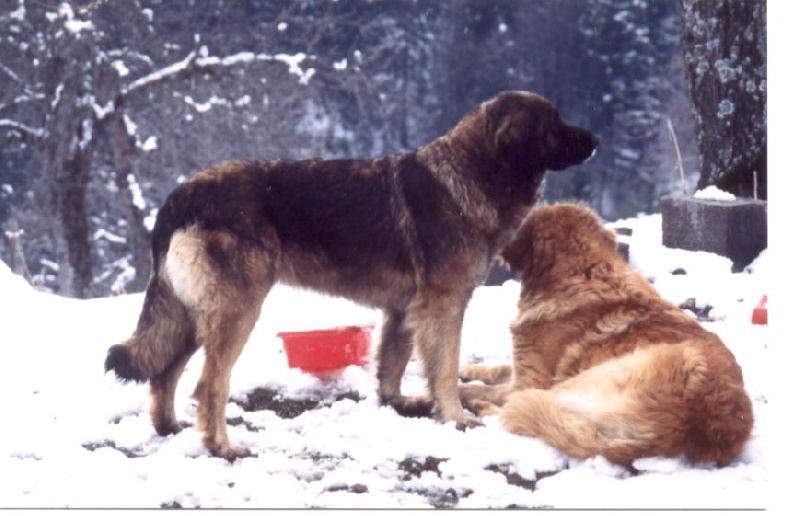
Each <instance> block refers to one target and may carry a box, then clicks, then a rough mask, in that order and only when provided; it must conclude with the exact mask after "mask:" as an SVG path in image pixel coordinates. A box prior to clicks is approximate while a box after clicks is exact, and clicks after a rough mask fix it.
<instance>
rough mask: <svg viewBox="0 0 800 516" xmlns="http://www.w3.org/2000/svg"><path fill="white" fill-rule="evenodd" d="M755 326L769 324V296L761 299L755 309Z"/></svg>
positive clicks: (753, 318)
mask: <svg viewBox="0 0 800 516" xmlns="http://www.w3.org/2000/svg"><path fill="white" fill-rule="evenodd" d="M751 322H752V323H753V324H767V296H766V295H764V296H762V297H761V300H760V301H759V302H758V305H756V307H755V308H754V309H753V317H752V321H751Z"/></svg>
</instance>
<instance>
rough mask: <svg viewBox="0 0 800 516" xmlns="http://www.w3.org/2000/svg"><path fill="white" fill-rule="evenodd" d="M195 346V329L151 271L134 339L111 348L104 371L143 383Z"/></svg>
mask: <svg viewBox="0 0 800 516" xmlns="http://www.w3.org/2000/svg"><path fill="white" fill-rule="evenodd" d="M193 343H194V325H193V323H192V320H191V318H190V316H189V312H188V310H187V308H186V306H185V305H184V304H183V303H182V302H181V300H180V299H179V298H178V297H177V295H176V294H175V292H174V290H173V288H172V286H171V285H170V284H169V283H168V281H167V280H166V279H165V278H163V277H162V276H161V273H160V271H159V269H158V268H154V272H153V275H152V276H151V278H150V283H149V284H148V286H147V291H146V292H145V299H144V305H143V306H142V312H141V314H140V315H139V322H138V324H137V326H136V331H134V333H133V335H132V336H131V337H130V338H129V339H128V340H126V341H125V342H123V343H122V344H116V345H114V346H111V347H110V348H109V350H108V355H107V356H106V361H105V369H106V371H114V373H115V374H116V376H117V378H119V379H120V380H123V381H135V382H144V381H147V380H149V379H151V378H153V377H156V376H158V375H160V374H161V373H162V372H164V371H165V370H166V369H167V368H168V367H169V366H170V364H172V363H173V361H174V360H175V359H176V358H178V357H179V356H181V355H182V354H183V353H184V352H185V351H186V349H187V348H188V347H190V346H192V345H193Z"/></svg>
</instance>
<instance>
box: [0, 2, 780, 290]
mask: <svg viewBox="0 0 800 516" xmlns="http://www.w3.org/2000/svg"><path fill="white" fill-rule="evenodd" d="M765 20H766V2H765V0H745V1H738V0H727V1H726V0H682V1H681V0H494V1H486V0H447V1H443V0H373V1H369V0H339V1H335V0H105V1H104V0H94V1H90V0H83V1H75V2H58V1H55V0H52V1H51V0H36V1H33V0H26V1H23V0H0V228H2V230H3V233H2V234H3V237H0V258H2V260H3V261H6V262H7V263H9V264H10V265H11V267H12V269H13V270H14V271H15V272H18V273H20V274H23V275H25V277H26V278H27V279H28V280H29V281H31V282H32V283H34V284H35V285H37V286H38V287H40V288H42V289H46V290H50V291H53V292H57V293H59V294H62V295H67V296H74V297H94V296H104V295H109V294H114V293H122V292H137V291H141V290H142V289H143V288H144V286H145V285H146V282H147V277H148V274H149V268H150V256H149V240H148V239H149V230H150V228H151V227H152V223H153V220H154V215H155V213H156V211H157V209H158V207H159V206H160V205H161V203H162V202H163V200H164V199H165V197H166V196H167V194H168V193H169V192H170V191H171V190H172V189H173V188H174V187H175V185H176V184H177V183H178V182H180V181H182V180H183V179H184V178H186V177H188V176H190V175H191V174H193V173H194V172H196V171H198V170H199V169H201V168H203V167H206V166H208V165H210V164H212V163H215V162H218V161H222V160H226V159H240V158H255V159H262V158H263V159H266V158H275V157H285V158H308V157H315V156H321V157H325V158H332V157H370V156H379V155H385V154H389V153H395V152H401V151H407V150H410V149H413V148H415V147H417V146H420V145H423V144H425V143H427V142H429V141H431V140H432V139H434V138H436V137H437V136H439V135H441V134H444V133H445V132H446V131H447V130H449V129H450V128H451V127H452V126H453V124H454V123H455V122H456V121H457V120H458V119H460V118H461V117H462V116H463V115H464V114H466V113H467V112H469V111H471V110H472V109H474V108H475V107H476V106H477V105H478V104H479V103H480V102H482V101H484V100H487V99H488V98H490V97H492V96H494V95H496V94H497V93H498V92H499V91H502V90H506V89H524V90H531V91H535V92H537V93H540V94H541V95H543V96H545V97H547V98H548V99H550V100H552V101H553V102H554V103H555V104H556V105H557V106H558V107H559V109H560V111H561V113H562V115H563V117H564V119H565V120H567V121H568V122H570V123H574V124H577V125H581V126H584V127H587V128H589V129H590V130H592V131H593V132H594V133H595V134H596V135H598V137H599V138H600V140H601V148H600V151H599V152H598V155H597V156H596V157H595V159H593V160H591V161H590V162H588V163H587V164H585V165H583V166H581V167H578V168H575V169H574V170H570V171H566V172H564V173H560V174H558V175H555V174H551V175H550V176H549V179H548V183H547V190H546V197H547V198H548V199H560V198H577V199H583V200H585V201H587V202H589V203H590V204H591V205H592V206H593V207H594V208H595V209H597V210H598V211H599V212H600V213H601V214H602V215H603V216H604V217H605V218H606V219H609V220H615V219H618V218H622V217H628V216H635V215H637V214H639V213H653V212H655V211H658V200H659V198H660V197H661V196H662V195H664V194H667V193H673V192H676V191H679V190H680V189H681V188H682V186H681V178H680V174H679V173H678V171H677V167H676V164H677V162H678V161H677V158H676V151H675V147H674V145H673V142H672V141H671V139H670V136H669V132H668V130H667V127H668V123H667V121H668V120H669V121H670V122H671V124H672V126H673V127H674V128H675V134H676V135H677V140H678V143H679V147H680V151H681V153H682V159H683V168H684V169H685V173H686V184H687V185H688V187H687V188H688V189H689V190H694V189H695V188H696V187H698V186H705V185H708V184H712V183H715V182H718V181H719V180H720V179H721V178H723V177H724V176H725V175H726V174H728V175H729V176H730V174H731V173H732V172H731V171H735V173H736V176H735V177H738V179H739V180H738V181H734V183H736V184H737V187H738V188H739V189H741V188H742V186H741V185H742V183H743V182H745V183H746V182H747V181H742V179H741V178H742V177H744V178H745V179H748V178H750V177H751V175H752V172H753V171H756V170H757V171H758V172H759V173H762V172H763V174H764V177H763V178H762V180H761V182H760V184H758V189H759V192H761V191H762V189H764V188H765V186H766V185H765V179H766V176H765V167H766V164H765V155H766V154H765V152H766V110H765V105H766V21H765ZM743 128H744V129H743ZM749 188H750V189H751V190H752V188H753V185H752V181H750V186H749ZM735 193H742V194H743V193H744V192H741V191H739V192H735ZM764 195H765V194H763V193H762V194H761V197H763V196H764Z"/></svg>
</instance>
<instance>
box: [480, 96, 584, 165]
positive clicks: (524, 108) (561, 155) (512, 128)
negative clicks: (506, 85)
mask: <svg viewBox="0 0 800 516" xmlns="http://www.w3.org/2000/svg"><path fill="white" fill-rule="evenodd" d="M480 111H481V112H482V113H484V116H485V119H486V128H487V131H488V133H489V137H490V138H489V139H490V144H491V145H493V147H494V149H493V150H494V151H495V153H496V154H495V155H496V157H497V158H499V159H501V160H508V161H511V162H512V163H513V165H515V166H522V167H525V168H528V167H533V169H534V170H535V171H539V170H563V169H565V168H567V167H569V166H572V165H577V164H579V163H583V162H584V161H586V160H587V159H589V158H590V157H591V156H592V155H593V154H594V152H595V150H596V149H597V144H598V141H597V139H596V138H595V137H594V136H593V135H592V133H590V132H589V131H587V130H586V129H582V128H580V127H576V126H573V125H569V124H566V123H564V121H563V120H561V116H560V115H559V114H558V110H557V109H556V107H555V106H554V105H553V104H552V103H550V102H548V101H547V100H545V99H544V98H542V97H540V96H538V95H535V94H533V93H529V92H524V91H507V92H503V93H501V94H500V95H498V96H497V97H495V98H494V99H492V100H490V101H488V102H486V103H484V104H483V106H482V109H481V110H480Z"/></svg>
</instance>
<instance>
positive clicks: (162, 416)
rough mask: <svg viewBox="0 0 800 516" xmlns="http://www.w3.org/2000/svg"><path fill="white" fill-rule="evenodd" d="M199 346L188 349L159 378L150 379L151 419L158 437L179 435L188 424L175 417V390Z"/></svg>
mask: <svg viewBox="0 0 800 516" xmlns="http://www.w3.org/2000/svg"><path fill="white" fill-rule="evenodd" d="M195 351H197V345H196V344H194V345H192V346H191V347H189V348H187V349H186V351H185V352H184V353H182V354H181V355H179V356H178V357H177V358H176V359H175V361H174V362H172V364H170V365H169V367H167V369H166V370H164V372H163V373H161V374H160V375H158V376H155V377H153V378H151V379H150V397H151V404H150V417H151V419H152V421H153V426H154V427H155V429H156V432H158V435H169V434H177V433H178V432H180V431H181V430H183V428H185V427H186V426H189V425H188V424H181V423H180V422H178V419H177V417H176V416H175V388H176V387H177V386H178V380H179V379H180V377H181V374H183V370H184V368H185V367H186V364H187V363H188V362H189V359H190V358H192V355H194V352H195Z"/></svg>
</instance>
